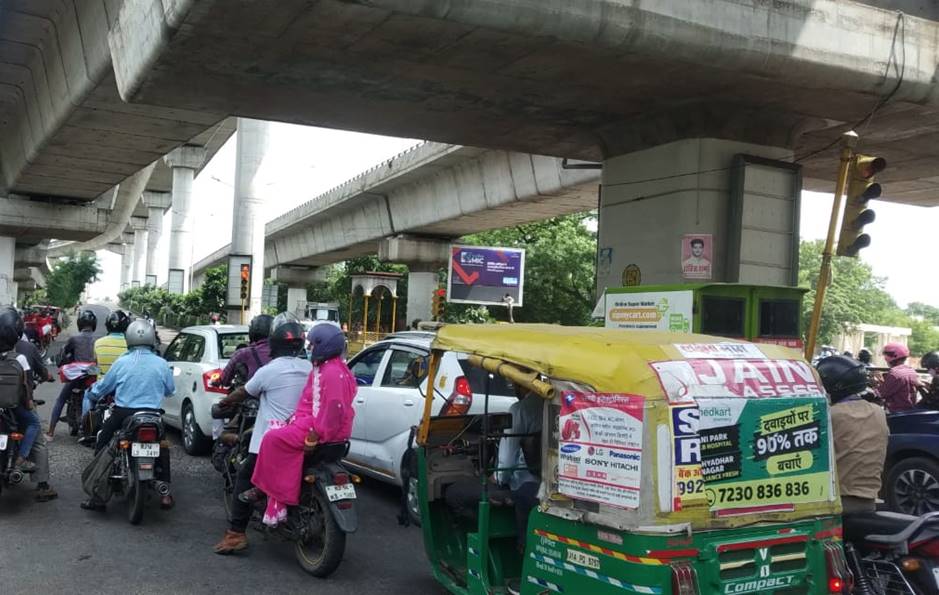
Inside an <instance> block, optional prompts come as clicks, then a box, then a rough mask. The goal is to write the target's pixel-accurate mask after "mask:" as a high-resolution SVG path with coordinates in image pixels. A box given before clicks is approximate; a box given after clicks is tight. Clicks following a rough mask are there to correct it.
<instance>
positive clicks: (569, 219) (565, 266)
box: [447, 213, 597, 325]
mask: <svg viewBox="0 0 939 595" xmlns="http://www.w3.org/2000/svg"><path fill="white" fill-rule="evenodd" d="M595 219H596V215H595V214H593V213H578V214H574V215H563V216H560V217H554V218H552V219H548V220H546V221H538V222H535V223H525V224H522V225H517V226H515V227H507V228H505V229H495V230H492V231H485V232H482V233H477V234H473V235H471V236H467V237H465V238H463V242H462V243H464V244H469V245H476V246H502V247H506V248H524V249H525V281H524V282H525V286H524V292H525V293H524V304H525V305H524V307H522V308H516V309H515V310H514V318H515V321H516V322H549V323H557V324H566V325H585V324H589V323H590V318H591V313H592V312H593V306H594V288H595V284H596V274H595V273H596V255H597V234H596V232H594V231H592V230H591V227H590V226H589V225H588V224H589V223H591V222H592V221H593V220H595ZM477 310H478V309H477ZM489 313H490V315H494V316H497V317H498V318H500V319H503V320H505V319H507V318H508V313H507V312H506V309H505V308H501V307H491V308H489ZM466 314H468V312H467V308H465V307H459V306H458V305H456V304H448V305H447V318H448V319H461V318H464V317H465V315H466ZM477 316H478V314H477V315H476V316H471V319H472V318H475V317H477Z"/></svg>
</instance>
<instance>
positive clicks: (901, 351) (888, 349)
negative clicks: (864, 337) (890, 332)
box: [883, 343, 910, 363]
mask: <svg viewBox="0 0 939 595" xmlns="http://www.w3.org/2000/svg"><path fill="white" fill-rule="evenodd" d="M883 355H884V359H886V360H887V363H893V362H895V361H897V360H900V359H906V358H908V357H910V348H909V347H907V346H906V345H904V344H903V343H887V344H886V345H884V350H883Z"/></svg>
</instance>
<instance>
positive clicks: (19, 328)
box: [3, 306, 26, 340]
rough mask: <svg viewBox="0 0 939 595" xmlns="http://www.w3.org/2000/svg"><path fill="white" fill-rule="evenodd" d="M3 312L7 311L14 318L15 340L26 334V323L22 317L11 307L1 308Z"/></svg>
mask: <svg viewBox="0 0 939 595" xmlns="http://www.w3.org/2000/svg"><path fill="white" fill-rule="evenodd" d="M3 311H4V312H6V311H9V312H10V313H12V315H13V316H14V317H15V318H16V320H15V322H14V325H15V327H16V337H17V340H19V338H20V337H22V336H23V333H25V332H26V323H24V322H23V315H22V314H20V311H19V310H17V309H16V308H14V307H13V306H6V307H4V308H3Z"/></svg>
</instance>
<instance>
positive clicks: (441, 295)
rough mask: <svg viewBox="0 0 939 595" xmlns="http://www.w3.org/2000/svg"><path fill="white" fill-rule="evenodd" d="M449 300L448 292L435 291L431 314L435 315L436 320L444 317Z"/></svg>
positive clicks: (440, 289) (443, 290)
mask: <svg viewBox="0 0 939 595" xmlns="http://www.w3.org/2000/svg"><path fill="white" fill-rule="evenodd" d="M446 299H447V290H446V289H443V288H439V289H435V290H434V297H433V302H432V308H431V312H432V313H433V315H434V320H438V319H440V317H442V316H443V307H444V304H445V303H446Z"/></svg>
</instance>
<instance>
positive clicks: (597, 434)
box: [558, 392, 645, 508]
mask: <svg viewBox="0 0 939 595" xmlns="http://www.w3.org/2000/svg"><path fill="white" fill-rule="evenodd" d="M644 406H645V398H644V397H641V396H635V395H622V394H612V393H578V392H565V393H564V394H563V395H562V397H561V415H560V418H559V424H560V425H559V429H560V436H561V440H560V442H559V444H558V457H559V460H558V491H559V492H560V493H562V494H565V495H566V496H570V497H571V498H576V499H579V500H588V501H591V502H600V503H602V504H607V505H611V506H618V507H620V508H637V507H638V506H639V485H640V483H641V481H642V423H643V407H644Z"/></svg>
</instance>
